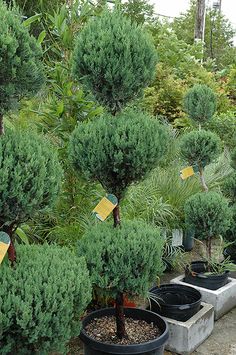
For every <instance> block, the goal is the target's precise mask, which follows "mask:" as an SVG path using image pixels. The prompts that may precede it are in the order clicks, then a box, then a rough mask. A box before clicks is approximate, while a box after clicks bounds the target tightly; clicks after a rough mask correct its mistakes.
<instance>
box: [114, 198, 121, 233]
mask: <svg viewBox="0 0 236 355" xmlns="http://www.w3.org/2000/svg"><path fill="white" fill-rule="evenodd" d="M113 219H114V228H116V227H118V226H120V206H119V203H118V204H117V206H116V207H115V208H114V210H113Z"/></svg>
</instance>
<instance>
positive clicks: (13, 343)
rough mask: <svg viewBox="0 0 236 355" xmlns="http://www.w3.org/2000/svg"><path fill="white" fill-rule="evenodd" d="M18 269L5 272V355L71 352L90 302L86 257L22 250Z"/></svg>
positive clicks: (0, 317)
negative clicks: (72, 342)
mask: <svg viewBox="0 0 236 355" xmlns="http://www.w3.org/2000/svg"><path fill="white" fill-rule="evenodd" d="M17 253H18V255H19V259H18V262H17V267H16V268H15V267H14V268H10V267H9V266H8V264H7V263H6V262H5V261H4V262H3V264H2V265H1V273H0V283H1V287H0V299H1V302H0V349H1V351H0V353H1V355H7V354H25V355H26V354H49V353H52V352H60V353H63V354H65V353H67V351H66V350H68V349H66V348H67V344H68V342H69V340H70V339H71V337H75V336H79V333H80V329H81V316H82V314H83V312H84V310H85V308H86V306H87V304H88V303H89V301H90V300H91V281H90V278H89V273H88V269H87V267H86V263H85V260H84V258H78V257H77V256H76V255H75V254H74V253H73V252H71V251H70V250H69V249H67V248H65V247H64V248H61V247H58V246H55V245H50V246H49V245H46V244H45V245H28V246H26V245H21V246H19V245H18V246H17Z"/></svg>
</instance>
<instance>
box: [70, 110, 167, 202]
mask: <svg viewBox="0 0 236 355" xmlns="http://www.w3.org/2000/svg"><path fill="white" fill-rule="evenodd" d="M167 144H168V134H167V131H166V129H165V128H164V127H163V126H162V125H161V124H160V123H159V122H158V121H157V120H155V119H153V118H151V117H150V116H148V115H147V114H145V113H142V112H138V111H135V110H130V109H129V110H125V111H123V112H121V113H119V114H118V115H117V116H116V117H115V118H113V117H112V116H110V115H109V114H107V115H104V116H103V117H100V118H98V119H96V120H95V121H93V122H85V123H80V124H79V125H78V127H77V128H76V129H75V131H74V132H73V134H72V137H71V141H70V147H69V152H70V156H71V159H72V162H73V165H74V167H75V169H76V170H77V171H80V172H82V173H83V174H84V175H85V176H86V177H87V178H89V179H94V180H98V181H99V182H100V183H101V184H102V186H103V187H104V188H105V189H106V190H107V192H109V193H113V194H115V195H116V196H117V197H118V199H120V198H121V197H123V194H124V192H125V190H126V188H127V187H128V186H129V185H130V184H131V183H132V182H135V181H137V180H139V179H141V178H143V177H144V176H145V174H146V173H147V172H149V171H150V170H151V169H152V168H153V167H155V165H157V163H158V162H159V161H160V159H161V158H162V157H163V155H164V153H165V151H166V148H167Z"/></svg>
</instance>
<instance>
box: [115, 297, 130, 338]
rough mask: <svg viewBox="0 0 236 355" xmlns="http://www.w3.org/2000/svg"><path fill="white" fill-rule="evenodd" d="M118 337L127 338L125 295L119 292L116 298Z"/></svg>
mask: <svg viewBox="0 0 236 355" xmlns="http://www.w3.org/2000/svg"><path fill="white" fill-rule="evenodd" d="M115 314H116V335H117V337H118V338H119V339H123V338H125V337H127V334H126V330H125V315H124V294H123V293H122V292H118V293H117V296H116V312H115Z"/></svg>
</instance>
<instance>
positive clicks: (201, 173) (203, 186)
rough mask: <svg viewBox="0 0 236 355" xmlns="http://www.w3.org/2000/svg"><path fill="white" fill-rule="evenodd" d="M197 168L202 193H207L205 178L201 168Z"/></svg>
mask: <svg viewBox="0 0 236 355" xmlns="http://www.w3.org/2000/svg"><path fill="white" fill-rule="evenodd" d="M198 168H199V176H200V180H201V184H202V188H203V191H205V192H208V186H207V184H206V181H205V177H204V175H203V168H202V167H201V166H198Z"/></svg>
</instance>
